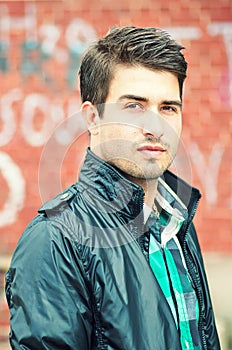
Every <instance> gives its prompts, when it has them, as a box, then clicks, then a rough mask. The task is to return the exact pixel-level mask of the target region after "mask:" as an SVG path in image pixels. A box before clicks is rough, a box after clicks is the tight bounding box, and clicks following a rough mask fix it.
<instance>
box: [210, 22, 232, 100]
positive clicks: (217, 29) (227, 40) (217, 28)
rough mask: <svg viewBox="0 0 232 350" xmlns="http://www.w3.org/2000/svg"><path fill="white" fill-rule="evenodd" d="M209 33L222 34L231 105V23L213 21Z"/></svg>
mask: <svg viewBox="0 0 232 350" xmlns="http://www.w3.org/2000/svg"><path fill="white" fill-rule="evenodd" d="M208 31H209V33H210V34H211V35H212V36H214V35H222V36H223V40H224V44H225V50H226V53H227V57H228V65H229V103H230V105H231V106H232V60H231V57H232V23H227V22H226V23H213V24H210V25H209V26H208Z"/></svg>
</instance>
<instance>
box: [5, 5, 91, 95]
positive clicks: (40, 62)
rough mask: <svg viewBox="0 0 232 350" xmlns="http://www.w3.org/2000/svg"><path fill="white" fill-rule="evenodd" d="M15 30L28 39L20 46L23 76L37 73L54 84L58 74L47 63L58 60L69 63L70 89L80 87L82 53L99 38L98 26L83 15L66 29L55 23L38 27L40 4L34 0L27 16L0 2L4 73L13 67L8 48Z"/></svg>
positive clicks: (26, 6) (67, 74)
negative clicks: (15, 14)
mask: <svg viewBox="0 0 232 350" xmlns="http://www.w3.org/2000/svg"><path fill="white" fill-rule="evenodd" d="M13 31H23V32H24V41H22V42H21V45H20V47H18V50H19V54H20V72H21V76H22V78H24V79H25V78H27V77H28V76H29V75H31V74H36V75H38V77H39V78H40V79H43V80H44V81H45V82H46V84H49V83H50V84H51V85H52V84H54V81H56V77H55V76H52V74H51V73H48V72H47V71H46V69H45V65H46V63H47V62H48V61H50V60H55V61H57V62H58V63H64V66H67V67H66V73H65V72H63V73H62V74H64V76H65V75H66V81H67V87H68V88H70V89H72V88H74V87H75V86H76V85H75V84H76V71H77V69H78V66H79V62H80V56H81V55H82V53H83V52H84V50H85V49H86V47H87V46H88V44H89V43H90V42H92V41H93V40H95V39H96V38H97V34H96V32H95V30H94V28H93V27H92V26H91V25H90V24H88V23H87V22H85V21H84V20H82V19H80V18H75V19H73V20H71V22H70V23H69V24H68V26H67V28H66V29H64V32H62V30H61V28H60V27H59V26H57V25H55V24H50V23H47V24H41V25H40V26H37V17H36V6H35V5H34V4H32V3H31V4H26V5H25V15H24V16H23V17H10V16H9V14H8V9H7V7H6V6H5V5H0V70H1V71H2V72H4V73H7V72H8V71H10V69H11V62H10V59H9V55H8V51H9V50H10V48H11V46H12V45H13V43H12V42H11V40H10V34H11V32H13ZM61 38H64V41H65V45H64V46H61V45H59V44H58V42H59V40H60V39H61ZM66 63H67V65H66ZM42 73H43V74H42Z"/></svg>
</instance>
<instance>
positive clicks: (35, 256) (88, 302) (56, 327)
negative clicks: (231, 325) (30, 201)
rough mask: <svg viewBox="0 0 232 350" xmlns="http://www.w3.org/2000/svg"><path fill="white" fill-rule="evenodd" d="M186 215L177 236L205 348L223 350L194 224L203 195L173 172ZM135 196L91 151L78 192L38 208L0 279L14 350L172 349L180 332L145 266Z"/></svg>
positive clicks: (168, 176)
mask: <svg viewBox="0 0 232 350" xmlns="http://www.w3.org/2000/svg"><path fill="white" fill-rule="evenodd" d="M164 179H165V181H166V182H167V183H168V184H169V186H170V187H171V188H172V189H173V190H174V191H175V192H176V193H177V194H178V196H179V197H180V198H181V199H182V201H183V202H184V203H185V205H186V206H187V207H188V212H189V218H188V220H187V221H186V223H185V224H184V225H183V227H182V229H181V232H179V234H178V238H179V241H180V244H181V246H182V249H183V253H184V256H185V259H186V263H187V266H188V269H189V272H190V274H191V276H192V280H193V283H194V285H195V289H196V292H197V296H198V299H199V304H200V321H199V329H200V334H201V339H202V349H204V350H206V349H207V350H218V349H220V346H219V342H218V337H217V331H216V328H215V323H214V315H213V311H212V305H211V301H210V296H209V291H208V286H207V281H206V276H205V270H204V266H203V261H202V256H201V252H200V248H199V244H198V240H197V237H196V233H195V230H194V226H193V224H192V219H193V216H194V213H195V210H196V206H197V202H198V200H199V198H200V194H199V192H198V190H197V189H194V188H191V187H189V186H188V185H187V184H186V183H185V182H184V181H182V180H180V179H178V178H177V177H176V176H175V175H173V174H172V173H170V172H166V173H165V174H164ZM143 197H144V193H143V190H142V189H141V187H139V186H137V185H136V184H134V183H132V182H130V181H128V180H126V179H125V178H124V177H123V176H122V175H121V174H120V173H119V172H118V171H117V170H116V169H114V168H112V167H111V166H110V165H109V164H107V163H104V162H103V161H102V160H100V159H98V158H97V157H96V156H95V155H93V154H92V153H91V151H88V153H87V157H86V160H85V163H84V165H83V168H82V170H81V173H80V177H79V181H78V183H76V184H74V185H73V186H71V187H70V188H68V189H67V190H65V191H64V192H63V193H61V194H60V195H58V196H57V197H56V198H54V199H53V200H51V201H49V202H47V203H46V204H44V206H43V207H42V208H41V209H40V210H39V215H38V216H37V217H36V218H35V219H34V220H33V221H32V222H31V223H30V224H29V226H28V227H27V229H26V230H25V232H24V233H23V235H22V237H21V239H20V241H19V243H18V246H17V248H16V251H15V253H14V255H13V258H12V262H11V266H10V269H9V270H8V272H7V275H6V295H7V300H8V304H9V308H10V312H11V333H10V341H11V346H12V348H13V349H30V350H43V349H44V350H45V349H46V350H48V349H49V350H50V349H52V350H56V349H57V350H58V349H60V350H65V349H72V350H95V349H99V350H103V349H108V350H116V349H117V350H119V349H120V350H178V349H181V347H180V342H179V335H178V331H177V329H176V326H175V322H174V319H173V316H172V313H171V310H170V308H169V306H168V304H167V301H166V299H165V297H164V295H163V293H162V292H161V290H160V287H159V285H158V283H157V280H156V278H155V277H154V275H153V273H152V271H151V268H150V266H149V261H148V260H149V259H148V248H149V232H144V224H143Z"/></svg>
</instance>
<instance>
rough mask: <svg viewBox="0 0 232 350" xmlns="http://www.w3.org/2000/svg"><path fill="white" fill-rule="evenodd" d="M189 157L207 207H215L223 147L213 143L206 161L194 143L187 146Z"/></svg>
mask: <svg viewBox="0 0 232 350" xmlns="http://www.w3.org/2000/svg"><path fill="white" fill-rule="evenodd" d="M188 148H189V156H190V158H191V160H192V162H193V164H194V165H195V167H194V169H195V170H196V172H197V174H198V176H199V179H200V181H201V184H202V187H203V189H204V191H205V197H206V200H207V202H208V204H209V205H215V204H216V203H217V200H218V183H217V182H218V175H219V169H220V165H221V161H222V156H223V153H224V147H223V146H222V145H221V144H220V143H215V144H214V146H213V148H212V151H211V154H210V155H209V159H208V161H207V160H206V159H205V158H204V155H203V153H202V152H201V151H200V149H199V147H198V145H197V144H196V143H191V144H190V145H189V146H188Z"/></svg>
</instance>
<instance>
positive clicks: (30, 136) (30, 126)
mask: <svg viewBox="0 0 232 350" xmlns="http://www.w3.org/2000/svg"><path fill="white" fill-rule="evenodd" d="M19 101H20V103H21V106H22V108H21V110H20V115H21V119H20V125H18V124H17V121H16V120H17V115H16V111H15V110H14V108H13V106H14V104H15V103H16V102H19ZM79 107H80V101H79V100H78V98H73V97H70V99H69V101H68V103H67V106H66V108H64V106H63V105H62V101H57V99H55V98H54V100H52V99H49V98H48V97H47V96H46V95H45V94H39V93H31V94H28V95H24V94H23V91H22V90H21V89H13V90H11V91H10V92H8V93H7V94H4V95H2V97H1V98H0V121H1V124H2V127H1V129H0V146H4V145H7V144H8V143H10V142H11V141H12V140H13V138H14V136H15V134H16V132H19V131H21V134H22V136H23V138H24V140H25V141H26V142H27V143H28V144H29V145H30V146H32V147H40V146H43V145H45V143H46V142H47V140H48V138H49V137H50V135H51V133H52V132H53V131H54V129H55V128H56V126H57V125H58V124H59V123H61V122H62V121H64V120H65V119H66V115H69V116H71V115H73V114H74V113H77V111H78V110H79ZM66 113H67V114H66ZM37 115H39V119H40V120H42V122H40V125H39V127H38V126H37V127H36V126H35V123H34V120H35V118H36V117H37ZM79 130H82V131H83V130H84V124H83V120H82V118H81V115H80V113H78V114H77V118H76V119H74V118H67V120H66V122H65V123H63V124H62V128H59V129H57V131H55V138H56V141H57V142H58V143H59V144H62V145H67V144H69V143H70V142H71V141H72V140H73V135H75V134H76V133H78V132H79Z"/></svg>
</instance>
